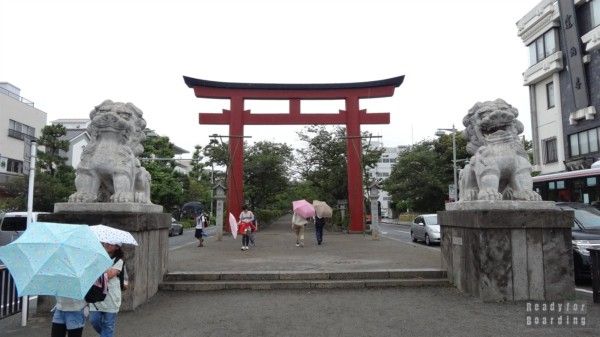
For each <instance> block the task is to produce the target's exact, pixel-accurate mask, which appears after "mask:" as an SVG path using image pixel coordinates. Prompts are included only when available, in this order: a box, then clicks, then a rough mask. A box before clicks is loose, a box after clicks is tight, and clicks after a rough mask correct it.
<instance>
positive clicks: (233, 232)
mask: <svg viewBox="0 0 600 337" xmlns="http://www.w3.org/2000/svg"><path fill="white" fill-rule="evenodd" d="M229 229H230V230H231V235H232V236H233V239H234V240H235V238H237V232H238V223H237V220H236V219H235V216H233V214H231V213H229Z"/></svg>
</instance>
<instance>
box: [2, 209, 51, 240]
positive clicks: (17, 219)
mask: <svg viewBox="0 0 600 337" xmlns="http://www.w3.org/2000/svg"><path fill="white" fill-rule="evenodd" d="M40 214H49V213H48V212H32V218H33V219H32V220H33V221H37V218H38V215H40ZM26 229H27V212H8V213H5V214H4V216H1V219H0V246H4V245H7V244H9V243H11V242H13V241H15V240H16V239H17V238H18V237H19V236H21V234H22V233H23V232H24V231H25V230H26Z"/></svg>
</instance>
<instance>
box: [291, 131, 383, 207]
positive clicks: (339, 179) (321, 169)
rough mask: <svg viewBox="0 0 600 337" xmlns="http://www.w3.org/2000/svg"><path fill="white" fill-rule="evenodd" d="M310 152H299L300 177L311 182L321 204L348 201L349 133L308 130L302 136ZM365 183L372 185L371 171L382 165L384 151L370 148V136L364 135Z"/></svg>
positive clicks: (366, 133)
mask: <svg viewBox="0 0 600 337" xmlns="http://www.w3.org/2000/svg"><path fill="white" fill-rule="evenodd" d="M298 135H299V138H300V140H301V141H303V142H306V145H307V146H306V148H305V149H300V150H298V154H299V158H298V161H297V169H296V171H297V172H296V173H297V174H298V175H300V177H301V178H302V179H303V180H305V181H308V182H310V184H311V186H313V188H314V189H315V192H316V193H317V196H318V199H319V200H324V201H326V202H327V203H329V204H330V205H335V204H336V202H337V200H339V199H347V195H348V178H347V169H346V166H347V165H346V141H347V139H346V129H345V128H343V127H336V128H334V129H333V130H332V131H330V130H328V129H327V128H326V127H325V126H322V125H321V126H316V125H315V126H309V127H305V128H304V129H303V130H302V131H301V132H300V133H298ZM362 136H363V139H364V141H362V142H361V144H362V149H361V150H362V156H361V159H362V174H363V183H364V184H365V186H366V185H368V184H369V180H370V178H369V177H368V168H369V167H374V166H375V164H376V163H377V162H378V161H379V159H380V157H381V154H382V153H383V149H377V148H374V147H372V146H370V145H369V141H367V139H369V137H370V134H369V133H368V132H363V133H362Z"/></svg>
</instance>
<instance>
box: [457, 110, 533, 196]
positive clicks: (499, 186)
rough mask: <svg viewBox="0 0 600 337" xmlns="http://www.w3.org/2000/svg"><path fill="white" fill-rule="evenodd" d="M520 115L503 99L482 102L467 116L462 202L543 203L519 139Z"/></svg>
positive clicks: (464, 121)
mask: <svg viewBox="0 0 600 337" xmlns="http://www.w3.org/2000/svg"><path fill="white" fill-rule="evenodd" d="M518 115H519V112H518V111H517V109H515V108H513V107H512V106H511V105H510V104H508V103H506V102H505V101H503V100H502V99H497V100H495V101H488V102H483V103H481V102H478V103H477V104H475V105H474V106H473V108H471V109H470V110H469V113H468V114H467V115H466V116H465V117H464V119H463V124H464V126H465V127H466V128H465V130H464V134H465V136H466V138H467V141H468V143H467V152H469V153H470V154H472V155H473V156H472V157H471V159H470V160H469V163H468V164H467V165H466V166H465V168H464V169H462V170H461V171H460V179H459V188H460V197H459V200H460V201H471V200H528V201H536V200H541V197H540V195H539V194H537V193H535V192H534V191H533V181H532V179H531V164H530V163H529V157H528V156H527V153H526V152H525V149H524V148H523V144H522V143H521V141H520V140H519V134H520V133H522V132H523V124H522V123H521V122H520V121H518V120H517V116H518Z"/></svg>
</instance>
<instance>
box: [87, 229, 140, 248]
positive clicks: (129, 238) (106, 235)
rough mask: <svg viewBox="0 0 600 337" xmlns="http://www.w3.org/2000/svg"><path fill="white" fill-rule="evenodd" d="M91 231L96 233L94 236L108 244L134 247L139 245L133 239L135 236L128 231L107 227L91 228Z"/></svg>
mask: <svg viewBox="0 0 600 337" xmlns="http://www.w3.org/2000/svg"><path fill="white" fill-rule="evenodd" d="M90 229H91V230H92V232H94V234H96V236H97V237H98V240H99V241H100V242H106V243H108V244H111V245H118V246H122V245H124V244H126V245H134V246H137V245H138V243H137V241H135V239H134V238H133V235H131V233H129V232H127V231H124V230H121V229H116V228H112V227H109V226H105V225H95V226H90Z"/></svg>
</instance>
